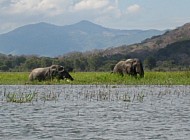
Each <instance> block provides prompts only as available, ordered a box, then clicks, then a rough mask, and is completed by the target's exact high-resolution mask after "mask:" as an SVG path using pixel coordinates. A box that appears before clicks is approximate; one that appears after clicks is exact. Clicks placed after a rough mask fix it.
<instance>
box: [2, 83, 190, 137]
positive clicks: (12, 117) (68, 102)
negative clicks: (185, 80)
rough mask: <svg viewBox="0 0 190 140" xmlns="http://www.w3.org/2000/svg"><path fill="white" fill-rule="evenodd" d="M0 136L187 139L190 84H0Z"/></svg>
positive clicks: (189, 124) (189, 134) (189, 125)
mask: <svg viewBox="0 0 190 140" xmlns="http://www.w3.org/2000/svg"><path fill="white" fill-rule="evenodd" d="M33 92H35V93H37V95H36V96H35V98H34V99H33V101H32V102H30V103H12V102H7V99H6V96H7V95H8V94H9V93H17V94H20V95H22V94H23V95H24V94H27V93H33ZM0 139H9V140H16V139H19V140H22V139H27V140H37V139H54V140H59V139H60V140H62V139H67V140H86V139H92V140H96V139H98V140H147V139H154V140H156V139H157V140H189V139H190V86H127V85H117V86H112V85H110V86H107V85H101V86H99V85H59V86H57V85H51V86H50V85H48V86H27V85H22V86H18V85H17V86H11V85H10V86H3V85H2V86H0Z"/></svg>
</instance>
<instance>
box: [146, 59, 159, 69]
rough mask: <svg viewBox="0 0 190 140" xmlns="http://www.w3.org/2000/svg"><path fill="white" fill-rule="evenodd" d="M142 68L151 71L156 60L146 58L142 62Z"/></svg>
mask: <svg viewBox="0 0 190 140" xmlns="http://www.w3.org/2000/svg"><path fill="white" fill-rule="evenodd" d="M144 66H145V68H148V69H149V70H152V69H153V68H154V67H156V59H155V58H154V57H153V56H148V57H147V58H145V60H144Z"/></svg>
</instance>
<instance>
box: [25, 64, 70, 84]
mask: <svg viewBox="0 0 190 140" xmlns="http://www.w3.org/2000/svg"><path fill="white" fill-rule="evenodd" d="M53 78H58V79H65V78H68V79H70V80H73V78H72V77H71V75H70V74H69V73H68V72H67V71H65V70H64V67H63V66H60V65H51V66H50V67H45V68H36V69H33V70H32V72H31V73H30V75H29V80H30V81H33V80H38V81H43V80H50V79H53Z"/></svg>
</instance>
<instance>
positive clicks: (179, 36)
mask: <svg viewBox="0 0 190 140" xmlns="http://www.w3.org/2000/svg"><path fill="white" fill-rule="evenodd" d="M186 40H190V23H187V24H185V25H183V26H181V27H178V28H176V29H174V30H170V31H167V32H165V33H164V34H163V35H158V36H153V37H151V38H148V39H145V40H144V41H142V42H141V43H135V44H132V45H122V46H119V47H114V48H108V49H106V50H105V51H104V55H114V54H140V55H143V54H144V55H146V54H149V53H154V52H157V51H158V50H160V49H162V48H165V47H166V46H168V45H170V44H172V43H176V42H182V41H186ZM144 55H143V56H144Z"/></svg>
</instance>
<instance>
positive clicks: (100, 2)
mask: <svg viewBox="0 0 190 140" xmlns="http://www.w3.org/2000/svg"><path fill="white" fill-rule="evenodd" d="M108 4H109V1H108V0H81V1H80V2H78V3H76V4H75V5H74V9H75V10H90V9H100V8H103V7H105V6H107V5H108Z"/></svg>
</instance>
